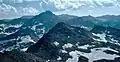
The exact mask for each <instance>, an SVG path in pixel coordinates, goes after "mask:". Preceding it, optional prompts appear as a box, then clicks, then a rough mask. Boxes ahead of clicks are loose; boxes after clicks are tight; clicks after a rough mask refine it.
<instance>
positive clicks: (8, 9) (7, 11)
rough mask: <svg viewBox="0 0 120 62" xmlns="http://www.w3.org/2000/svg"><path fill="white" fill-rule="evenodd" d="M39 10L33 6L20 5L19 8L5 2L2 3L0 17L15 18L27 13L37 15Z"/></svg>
mask: <svg viewBox="0 0 120 62" xmlns="http://www.w3.org/2000/svg"><path fill="white" fill-rule="evenodd" d="M38 12H39V11H38V10H37V9H36V8H33V7H20V8H19V9H18V8H16V7H14V6H11V5H7V4H4V3H3V4H1V5H0V18H13V17H21V16H25V15H36V14H37V13H38Z"/></svg>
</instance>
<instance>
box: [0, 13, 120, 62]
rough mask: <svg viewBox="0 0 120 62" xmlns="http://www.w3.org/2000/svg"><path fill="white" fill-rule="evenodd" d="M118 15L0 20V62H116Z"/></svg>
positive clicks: (119, 46)
mask: <svg viewBox="0 0 120 62" xmlns="http://www.w3.org/2000/svg"><path fill="white" fill-rule="evenodd" d="M119 23H120V15H104V16H99V17H93V16H90V15H89V16H81V17H78V16H73V15H67V14H62V15H55V14H53V13H52V12H51V11H46V12H43V13H41V14H39V15H36V16H23V17H21V18H17V19H4V20H0V62H120V24H119Z"/></svg>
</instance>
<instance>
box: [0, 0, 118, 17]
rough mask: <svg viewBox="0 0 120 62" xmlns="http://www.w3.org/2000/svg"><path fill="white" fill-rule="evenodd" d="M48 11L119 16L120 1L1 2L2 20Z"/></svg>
mask: <svg viewBox="0 0 120 62" xmlns="http://www.w3.org/2000/svg"><path fill="white" fill-rule="evenodd" d="M46 10H50V11H52V12H54V13H56V14H72V15H77V16H84V15H92V16H100V15H107V14H110V15H119V14H120V0H0V18H15V17H21V16H26V15H27V16H28V15H36V14H39V13H41V12H43V11H46Z"/></svg>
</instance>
